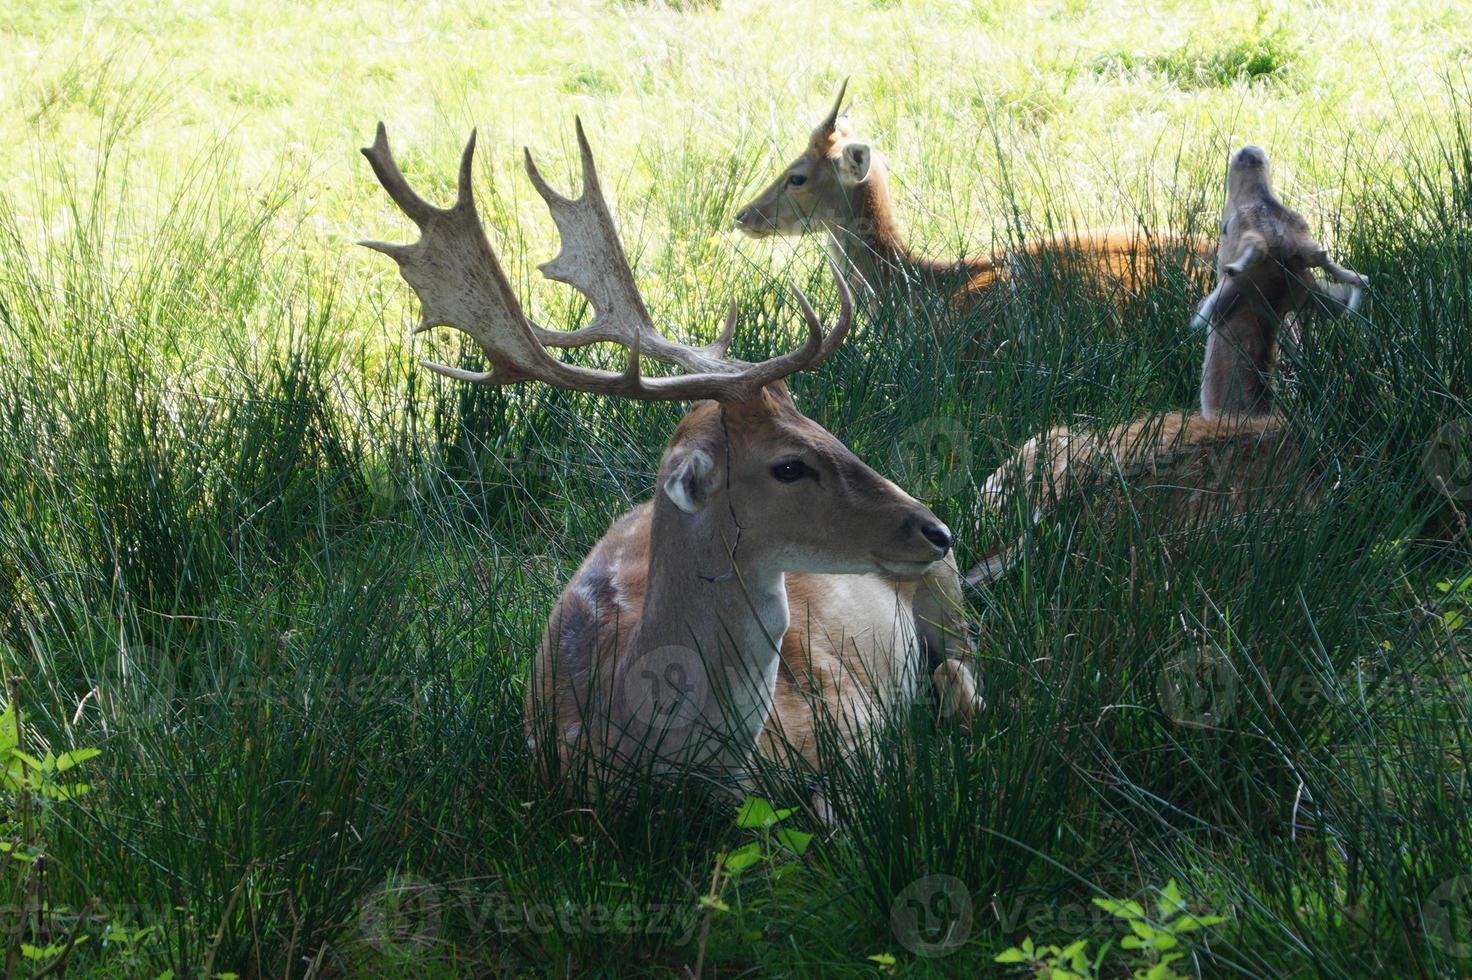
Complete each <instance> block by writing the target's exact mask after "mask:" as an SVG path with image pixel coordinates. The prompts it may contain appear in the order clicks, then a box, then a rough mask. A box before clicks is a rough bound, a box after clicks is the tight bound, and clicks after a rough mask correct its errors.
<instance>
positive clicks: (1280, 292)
mask: <svg viewBox="0 0 1472 980" xmlns="http://www.w3.org/2000/svg"><path fill="white" fill-rule="evenodd" d="M1218 255H1219V256H1220V258H1219V272H1218V276H1219V282H1218V285H1217V286H1216V288H1215V289H1214V290H1212V292H1211V293H1210V294H1209V295H1208V296H1207V297H1206V299H1204V300H1203V301H1202V302H1201V305H1200V307H1199V308H1198V310H1197V312H1196V318H1195V319H1196V321H1200V322H1203V323H1205V324H1206V325H1207V328H1208V331H1209V333H1208V336H1207V341H1206V357H1205V361H1204V364H1203V367H1202V376H1201V411H1200V412H1199V413H1182V412H1176V413H1171V414H1168V415H1165V416H1161V417H1154V418H1147V419H1140V420H1137V421H1134V422H1129V423H1126V424H1124V425H1120V426H1116V427H1114V428H1112V429H1108V430H1106V431H1104V432H1102V433H1091V432H1083V431H1078V430H1074V429H1071V428H1069V427H1067V426H1060V427H1058V428H1054V429H1051V430H1049V431H1048V432H1046V433H1044V434H1043V435H1041V436H1038V437H1036V438H1033V439H1031V440H1029V441H1028V442H1027V443H1026V444H1025V445H1024V446H1023V447H1022V449H1021V450H1020V451H1018V453H1017V454H1015V455H1014V456H1013V458H1012V459H1011V460H1010V461H1008V462H1007V463H1006V464H1004V465H1003V466H1002V467H1000V468H999V469H998V470H997V471H996V472H995V473H993V474H992V475H991V476H990V477H989V478H988V479H987V481H986V483H985V485H984V486H983V488H982V492H983V495H984V496H985V497H986V498H987V499H988V500H989V501H991V502H992V503H991V505H990V506H992V507H993V508H994V509H996V510H997V511H998V512H1001V513H1010V512H1012V510H1013V508H1014V507H1015V506H1016V498H1015V497H1014V489H1013V488H1014V487H1016V486H1017V485H1018V482H1019V481H1021V483H1022V486H1023V487H1024V491H1023V492H1024V494H1025V496H1024V498H1023V499H1024V500H1025V501H1026V502H1027V506H1028V508H1029V509H1030V511H1031V513H1032V514H1033V515H1034V516H1036V514H1037V513H1038V510H1039V509H1040V508H1041V507H1042V506H1043V505H1044V504H1045V502H1046V500H1047V499H1048V498H1049V497H1050V496H1051V497H1053V498H1054V499H1056V498H1057V497H1059V496H1061V495H1062V494H1063V493H1066V492H1067V491H1069V490H1070V489H1073V488H1075V487H1077V486H1078V485H1079V484H1080V483H1085V482H1090V481H1097V480H1099V479H1101V478H1102V479H1108V478H1114V479H1123V480H1124V481H1125V482H1127V483H1128V484H1130V485H1131V486H1132V487H1135V488H1144V487H1154V488H1157V489H1158V490H1159V491H1161V492H1164V493H1166V494H1168V498H1167V500H1166V501H1165V505H1164V508H1163V512H1164V516H1165V517H1166V518H1167V519H1169V520H1181V521H1186V522H1190V521H1196V520H1199V519H1201V518H1203V517H1207V516H1210V515H1212V514H1220V513H1240V512H1242V511H1243V509H1244V508H1246V507H1249V506H1252V503H1253V501H1254V500H1257V501H1261V500H1262V499H1263V497H1262V496H1261V495H1262V494H1263V493H1265V492H1267V493H1271V492H1273V491H1274V490H1278V491H1286V496H1287V497H1288V499H1292V500H1296V501H1298V502H1299V503H1301V504H1306V505H1308V504H1312V502H1313V501H1314V500H1315V499H1316V497H1317V495H1318V493H1319V491H1320V489H1321V488H1320V486H1319V485H1318V483H1317V481H1314V480H1312V479H1308V480H1307V481H1306V482H1302V481H1303V480H1304V478H1305V477H1306V476H1308V475H1309V473H1308V471H1306V470H1304V469H1303V468H1302V466H1301V463H1302V461H1301V460H1300V458H1299V447H1298V446H1297V444H1296V442H1295V440H1294V439H1293V438H1292V436H1291V434H1290V433H1289V432H1288V429H1287V427H1286V426H1285V423H1284V419H1283V417H1282V416H1281V415H1280V414H1278V413H1277V412H1276V411H1275V410H1274V400H1273V383H1272V382H1273V372H1274V369H1275V366H1276V363H1277V352H1278V333H1279V329H1280V326H1281V325H1282V323H1283V322H1284V320H1285V318H1288V317H1291V316H1294V315H1296V314H1297V313H1299V312H1300V311H1302V310H1303V309H1304V308H1305V306H1306V305H1307V304H1308V302H1309V298H1310V296H1311V295H1312V294H1320V295H1322V296H1324V297H1325V298H1327V299H1329V300H1330V301H1331V302H1332V303H1333V304H1335V305H1337V306H1339V307H1342V308H1343V309H1347V310H1351V311H1353V310H1357V309H1358V308H1359V304H1360V297H1361V290H1362V289H1363V288H1364V287H1365V286H1366V285H1368V281H1367V280H1366V279H1365V277H1364V276H1361V275H1360V274H1359V273H1357V272H1354V271H1352V270H1349V269H1345V268H1343V267H1341V266H1338V265H1336V264H1334V263H1333V262H1331V261H1330V260H1329V257H1328V255H1327V253H1326V252H1325V251H1324V248H1323V246H1321V245H1320V244H1319V243H1318V242H1317V241H1316V240H1315V239H1314V238H1313V237H1312V235H1310V233H1309V228H1308V223H1307V222H1306V221H1304V219H1303V217H1302V216H1301V215H1300V214H1298V213H1297V212H1296V211H1292V210H1290V209H1289V208H1287V207H1285V206H1284V205H1283V203H1282V202H1281V201H1279V200H1278V198H1277V195H1276V194H1274V193H1273V186H1272V175H1271V169H1270V167H1269V165H1268V159H1267V155H1266V154H1265V153H1263V151H1262V150H1260V149H1258V148H1257V147H1255V146H1247V147H1244V148H1242V149H1241V150H1239V151H1238V152H1237V153H1236V155H1235V156H1233V157H1232V160H1231V163H1230V165H1229V167H1228V173H1227V202H1226V209H1225V214H1224V216H1223V220H1222V236H1221V245H1220V248H1219V250H1218ZM1314 269H1322V270H1324V271H1325V272H1326V273H1328V275H1329V276H1330V277H1331V278H1332V279H1333V280H1334V283H1332V284H1325V283H1322V282H1320V281H1319V280H1318V279H1317V278H1316V277H1315V276H1314V274H1313V271H1312V270H1314ZM1013 553H1014V551H1013V549H1007V548H1004V549H1000V550H998V551H997V552H995V553H993V554H992V555H991V556H990V557H988V558H987V559H986V560H984V561H983V562H982V563H981V564H979V565H978V566H977V567H976V568H974V569H973V570H972V571H971V572H970V573H969V574H968V576H967V578H968V580H969V581H971V582H972V583H973V584H974V583H977V582H980V581H983V580H985V579H989V578H992V577H995V576H996V575H998V574H1000V573H1002V572H1003V571H1004V570H1005V568H1006V566H1007V562H1008V559H1009V557H1010V556H1011V555H1012V554H1013Z"/></svg>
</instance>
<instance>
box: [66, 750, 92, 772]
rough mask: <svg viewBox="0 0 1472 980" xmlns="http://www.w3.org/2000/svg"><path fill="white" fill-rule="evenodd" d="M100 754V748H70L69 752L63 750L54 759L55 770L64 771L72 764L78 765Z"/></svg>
mask: <svg viewBox="0 0 1472 980" xmlns="http://www.w3.org/2000/svg"><path fill="white" fill-rule="evenodd" d="M101 754H102V750H101V749H72V750H71V751H70V752H63V753H62V754H61V755H60V756H58V757H57V759H56V771H57V772H66V771H67V770H68V769H70V768H71V767H72V766H79V765H81V764H82V763H84V762H86V761H87V760H88V759H95V758H97V757H98V756H99V755H101Z"/></svg>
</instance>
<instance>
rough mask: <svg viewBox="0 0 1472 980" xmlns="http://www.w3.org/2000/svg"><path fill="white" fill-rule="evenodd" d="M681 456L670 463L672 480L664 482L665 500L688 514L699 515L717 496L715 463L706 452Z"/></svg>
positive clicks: (681, 453) (686, 452) (693, 451)
mask: <svg viewBox="0 0 1472 980" xmlns="http://www.w3.org/2000/svg"><path fill="white" fill-rule="evenodd" d="M677 453H678V454H677V455H676V456H674V457H673V458H672V459H671V460H670V467H669V471H670V472H669V476H667V477H665V478H664V493H665V496H666V497H669V498H670V500H671V501H673V502H674V505H675V506H676V507H678V508H680V509H681V510H683V511H684V512H685V513H687V514H698V513H700V512H701V511H702V510H704V509H705V505H706V504H707V503H709V502H710V498H711V496H712V495H713V494H714V493H715V492H716V473H715V470H716V463H715V460H713V459H711V458H710V453H708V452H706V451H705V450H704V449H686V450H677Z"/></svg>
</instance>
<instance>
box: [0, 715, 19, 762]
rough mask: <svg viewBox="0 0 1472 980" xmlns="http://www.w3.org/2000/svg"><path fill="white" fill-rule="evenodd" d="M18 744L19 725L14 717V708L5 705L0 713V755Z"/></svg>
mask: <svg viewBox="0 0 1472 980" xmlns="http://www.w3.org/2000/svg"><path fill="white" fill-rule="evenodd" d="M19 744H20V725H19V723H18V722H17V720H16V717H15V706H14V705H6V706H5V711H4V712H3V713H0V754H4V753H6V752H9V751H10V750H11V749H13V748H15V747H16V746H17V745H19Z"/></svg>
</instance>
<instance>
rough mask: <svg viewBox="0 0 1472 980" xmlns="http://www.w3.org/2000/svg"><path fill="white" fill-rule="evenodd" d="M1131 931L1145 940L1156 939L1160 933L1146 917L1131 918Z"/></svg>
mask: <svg viewBox="0 0 1472 980" xmlns="http://www.w3.org/2000/svg"><path fill="white" fill-rule="evenodd" d="M1129 925H1130V931H1131V932H1133V933H1134V934H1135V935H1137V936H1139V937H1140V938H1141V939H1144V940H1151V939H1154V938H1155V937H1156V936H1157V935H1159V934H1160V933H1159V930H1158V929H1156V928H1155V927H1154V926H1152V925H1151V924H1150V923H1148V922H1146V921H1145V920H1144V919H1130V920H1129Z"/></svg>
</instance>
